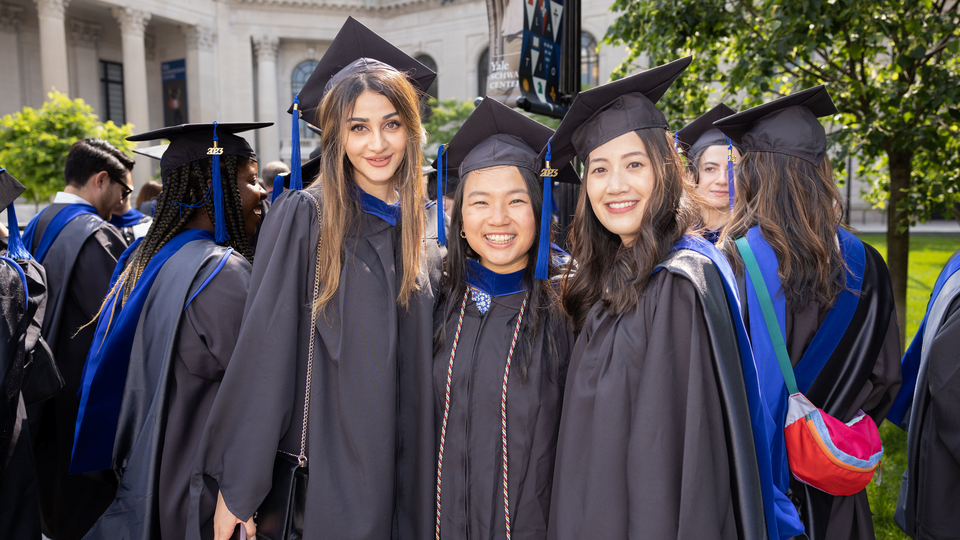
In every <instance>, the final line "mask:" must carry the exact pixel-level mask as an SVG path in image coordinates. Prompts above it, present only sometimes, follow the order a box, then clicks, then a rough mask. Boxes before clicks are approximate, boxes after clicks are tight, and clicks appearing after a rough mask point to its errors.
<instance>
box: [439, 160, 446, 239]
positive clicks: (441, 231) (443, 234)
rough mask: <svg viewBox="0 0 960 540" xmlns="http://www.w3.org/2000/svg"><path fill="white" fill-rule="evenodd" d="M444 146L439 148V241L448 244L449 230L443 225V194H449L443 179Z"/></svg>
mask: <svg viewBox="0 0 960 540" xmlns="http://www.w3.org/2000/svg"><path fill="white" fill-rule="evenodd" d="M443 148H444V145H442V144H441V145H440V148H439V149H437V242H439V243H440V245H441V246H445V245H447V230H446V228H445V227H444V226H443V196H444V195H446V194H447V190H446V186H444V181H443V177H444V174H445V171H444V169H445V167H444V166H443Z"/></svg>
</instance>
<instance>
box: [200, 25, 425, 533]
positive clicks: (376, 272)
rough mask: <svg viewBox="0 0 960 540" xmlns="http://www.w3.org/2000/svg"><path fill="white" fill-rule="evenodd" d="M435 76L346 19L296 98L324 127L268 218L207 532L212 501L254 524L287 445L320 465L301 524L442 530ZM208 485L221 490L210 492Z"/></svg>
mask: <svg viewBox="0 0 960 540" xmlns="http://www.w3.org/2000/svg"><path fill="white" fill-rule="evenodd" d="M433 77H435V75H434V74H433V73H432V72H430V71H429V70H427V69H426V68H424V67H423V66H422V65H421V64H419V63H418V62H416V61H415V60H413V59H412V58H410V57H408V56H406V55H405V54H403V53H402V52H400V51H399V50H397V49H396V48H395V47H393V46H392V45H390V44H389V43H387V42H386V41H384V40H383V39H382V38H380V37H379V36H377V35H376V34H374V33H373V32H371V31H370V30H368V29H366V28H365V27H363V26H362V25H360V24H359V23H357V22H356V21H355V20H353V19H352V18H351V19H348V21H347V23H346V24H345V25H344V27H343V28H342V29H341V31H340V33H339V34H338V35H337V37H336V38H335V39H334V41H333V43H332V44H331V45H330V48H329V49H328V50H327V53H326V54H325V55H324V57H323V59H322V60H321V61H320V63H319V65H318V66H317V68H316V70H315V71H314V73H313V75H312V76H311V77H310V79H309V80H308V81H307V83H306V85H305V86H304V88H303V90H302V91H301V93H300V96H299V98H298V99H297V100H295V104H297V105H298V106H297V107H295V109H298V108H299V109H301V110H302V111H303V114H304V116H305V118H306V119H309V120H312V123H315V124H316V125H317V126H318V127H319V128H320V129H321V130H322V131H323V142H322V144H323V159H322V164H321V169H320V174H319V177H318V178H317V180H316V181H315V182H314V184H313V186H311V187H310V188H309V189H307V190H303V191H301V190H298V189H296V188H297V187H298V184H300V182H301V180H300V179H298V178H297V175H298V173H299V170H298V169H299V167H297V166H296V165H297V163H295V164H294V170H293V173H292V178H291V189H290V190H287V191H285V192H284V193H283V195H281V196H280V197H279V198H278V199H277V200H276V202H275V203H274V205H273V206H272V208H271V210H270V213H269V214H268V216H267V219H266V220H265V222H264V225H263V227H262V228H261V230H260V239H259V246H260V247H259V249H260V252H258V254H257V263H256V264H255V266H254V269H253V278H252V280H251V285H250V292H249V295H248V297H247V303H246V308H245V315H244V321H243V325H242V327H241V330H240V339H239V341H238V342H237V347H236V353H235V354H234V356H233V357H232V358H231V368H232V369H231V370H229V371H228V372H227V373H226V374H225V375H224V378H223V386H222V388H221V392H220V396H219V399H218V400H217V402H216V403H215V404H214V407H213V410H212V412H211V414H210V419H209V421H208V423H207V430H206V438H205V439H204V442H203V444H202V446H201V457H200V464H199V469H198V473H197V474H196V475H195V476H194V490H193V492H192V494H193V496H195V497H197V498H196V499H195V500H194V501H192V502H191V504H192V506H193V507H194V508H195V509H196V511H197V512H198V515H196V516H194V517H193V518H192V522H191V524H190V528H191V529H192V531H191V532H192V533H193V534H195V533H196V532H197V531H199V529H201V528H203V529H205V530H209V529H208V527H210V523H209V520H210V518H211V512H209V510H210V509H212V506H213V505H214V504H215V505H216V512H215V515H214V516H213V532H214V537H215V538H217V539H224V540H225V539H226V538H228V537H229V536H230V535H231V534H232V532H233V530H234V527H235V525H236V524H237V523H244V526H245V527H246V528H247V534H248V536H251V535H252V534H253V533H254V531H255V524H254V521H253V519H252V516H253V515H254V513H256V512H257V511H258V508H259V507H260V505H261V503H262V501H264V499H265V497H267V495H268V493H269V492H270V489H271V483H272V474H271V471H272V468H273V465H274V462H275V461H278V462H279V460H285V459H287V457H286V456H293V460H294V463H296V462H298V461H299V463H300V464H301V466H303V465H305V466H306V469H307V471H309V483H308V484H307V487H306V492H305V503H304V504H305V508H306V513H305V514H304V515H303V516H301V518H302V522H300V523H298V524H297V526H298V527H302V538H305V539H315V538H370V539H382V538H390V537H391V536H395V535H396V534H397V533H398V532H399V535H400V537H401V538H424V537H426V535H428V534H429V533H430V532H431V531H432V530H433V519H432V516H433V510H434V506H433V504H432V503H433V494H434V492H433V483H432V478H433V464H434V462H433V448H434V446H433V440H434V439H433V396H432V390H431V373H430V358H432V345H433V343H432V341H433V340H432V338H433V306H434V291H435V288H436V286H437V281H438V279H439V275H440V260H439V257H438V253H437V246H436V244H435V243H431V242H424V240H423V235H424V230H425V223H424V211H423V208H424V204H425V202H426V201H425V197H424V192H423V183H422V181H421V176H420V174H421V173H420V166H421V154H420V142H421V138H422V136H423V129H422V127H421V124H420V115H419V108H418V106H419V101H420V97H421V95H422V92H423V90H424V89H425V88H427V87H429V85H430V81H432V79H433ZM414 84H417V86H419V88H415V87H414ZM294 114H297V112H296V110H294ZM294 129H296V128H294ZM295 158H296V156H295ZM265 321H266V322H265ZM211 483H215V484H216V485H218V486H219V490H220V496H219V499H218V500H217V501H212V500H204V499H203V497H202V496H203V490H202V487H203V486H204V484H211ZM214 492H216V491H214ZM260 517H261V518H263V517H264V515H263V512H262V511H261V512H260ZM261 525H263V524H261Z"/></svg>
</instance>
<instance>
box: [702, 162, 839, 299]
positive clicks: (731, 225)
mask: <svg viewBox="0 0 960 540" xmlns="http://www.w3.org/2000/svg"><path fill="white" fill-rule="evenodd" d="M736 181H737V187H736V189H737V198H736V202H735V203H734V205H733V213H732V215H731V216H730V221H729V222H728V223H727V226H726V228H725V229H724V231H723V235H722V236H721V238H720V242H721V243H722V246H723V249H724V251H725V252H726V254H727V258H728V259H730V262H731V264H732V265H733V267H734V269H735V270H736V271H737V272H738V273H740V274H742V272H743V267H742V264H741V262H740V257H739V256H738V255H736V254H735V251H736V245H735V243H734V242H732V241H727V239H728V238H729V239H731V240H733V239H736V238H739V237H741V236H744V235H746V234H747V231H748V230H750V228H752V227H753V226H754V225H759V226H760V231H761V232H763V237H764V239H766V241H767V242H769V243H770V246H771V247H772V248H773V251H774V252H775V253H776V254H777V262H778V263H779V269H778V274H779V275H780V282H781V285H782V288H783V292H784V296H785V298H786V302H787V306H788V307H789V308H790V309H791V310H800V309H803V308H805V307H807V306H808V305H809V304H810V303H811V302H816V303H817V304H819V305H821V306H824V307H830V306H832V305H833V303H834V302H836V300H837V297H838V296H839V295H840V292H841V291H843V289H844V288H845V287H846V272H845V269H846V265H845V264H844V262H843V254H842V253H841V252H840V248H839V246H837V240H836V238H837V227H840V226H843V224H842V222H841V219H842V218H843V199H842V198H841V197H840V191H839V190H837V186H836V185H834V183H833V168H832V167H831V166H830V160H829V159H826V158H824V159H823V160H822V161H821V162H820V164H819V165H814V164H813V163H810V162H809V161H806V160H802V159H800V158H796V157H793V156H788V155H785V154H778V153H772V152H748V153H747V154H746V155H745V156H743V158H742V159H741V160H740V164H739V168H738V170H737V180H736Z"/></svg>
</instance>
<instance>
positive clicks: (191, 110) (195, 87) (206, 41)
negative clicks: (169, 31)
mask: <svg viewBox="0 0 960 540" xmlns="http://www.w3.org/2000/svg"><path fill="white" fill-rule="evenodd" d="M180 31H181V32H183V36H184V39H185V40H186V44H187V58H186V64H187V66H186V67H187V114H188V115H189V118H190V121H191V122H194V123H196V122H213V121H214V120H217V56H216V50H215V49H216V45H217V32H216V31H215V30H213V29H211V28H207V27H205V26H181V27H180Z"/></svg>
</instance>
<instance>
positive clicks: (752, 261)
mask: <svg viewBox="0 0 960 540" xmlns="http://www.w3.org/2000/svg"><path fill="white" fill-rule="evenodd" d="M737 249H738V250H739V251H740V257H742V258H743V263H744V264H745V265H746V267H747V275H748V276H749V277H750V282H751V283H752V284H753V290H754V292H756V293H757V299H758V300H759V301H760V311H762V312H763V320H764V322H766V323H767V332H768V333H769V334H770V341H771V342H772V343H773V350H774V351H775V352H776V353H777V363H778V364H779V365H780V372H781V373H783V382H785V383H787V390H788V391H789V392H790V394H796V393H798V390H797V379H796V376H794V374H793V365H792V364H791V363H790V356H789V355H788V354H787V346H786V344H785V343H784V342H783V333H782V332H781V331H780V323H778V322H777V315H776V313H774V311H773V302H772V301H771V300H770V291H768V290H767V284H766V283H764V281H763V275H762V274H761V273H760V265H759V264H757V258H756V257H754V255H753V250H752V249H750V243H749V242H747V238H746V237H745V236H741V237H740V238H737Z"/></svg>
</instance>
